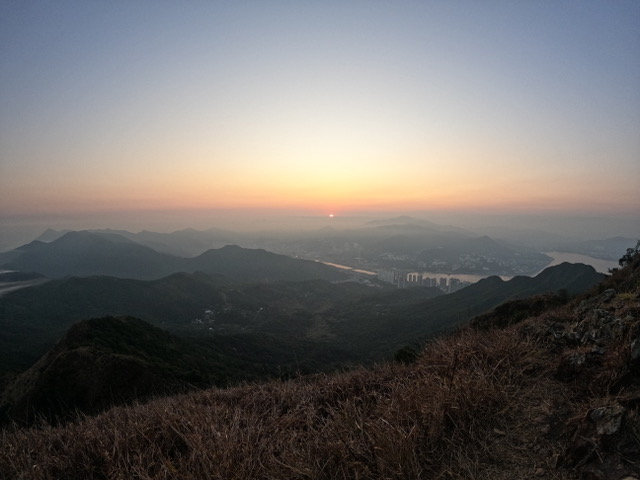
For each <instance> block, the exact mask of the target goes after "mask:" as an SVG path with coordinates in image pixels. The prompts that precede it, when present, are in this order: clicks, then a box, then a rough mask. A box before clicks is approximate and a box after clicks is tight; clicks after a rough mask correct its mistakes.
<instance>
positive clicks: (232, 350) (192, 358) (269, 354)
mask: <svg viewBox="0 0 640 480" xmlns="http://www.w3.org/2000/svg"><path fill="white" fill-rule="evenodd" d="M348 360H349V357H348V355H346V354H344V353H342V352H339V351H337V350H336V349H335V348H326V347H324V348H320V347H319V346H318V345H314V344H312V343H311V342H295V343H291V342H287V341H286V339H282V338H277V337H273V336H269V335H266V336H265V335H263V336H260V337H258V336H256V335H234V336H228V337H226V338H224V339H221V338H217V337H212V338H205V339H199V340H196V339H185V338H179V337H176V336H174V335H171V334H169V333H168V332H166V331H163V330H161V329H159V328H157V327H153V326H151V325H149V324H148V323H146V322H143V321H142V320H138V319H136V318H133V317H118V318H115V317H103V318H97V319H91V320H85V321H82V322H79V323H76V324H75V325H73V326H72V327H71V328H70V329H69V331H68V332H67V333H66V334H65V336H64V337H63V338H62V340H61V341H60V342H58V343H57V344H56V346H55V347H54V348H53V349H51V350H50V351H49V352H47V353H46V354H45V355H44V356H43V357H42V358H41V359H40V360H38V362H36V363H35V364H34V365H33V366H32V367H31V368H29V369H28V370H27V371H26V372H24V373H23V374H21V375H20V376H18V377H17V378H16V379H15V380H14V381H13V382H12V383H10V385H9V386H8V387H7V388H6V390H5V392H4V394H3V395H1V396H0V409H1V410H2V411H4V415H5V416H6V418H7V419H10V420H13V421H18V422H20V423H31V422H32V421H33V420H34V419H36V418H47V419H49V421H54V420H57V419H58V418H60V419H64V418H67V417H68V416H69V415H72V414H74V413H75V412H76V410H77V411H80V412H85V413H95V412H98V411H101V410H103V409H105V408H106V407H109V406H111V405H117V404H120V403H127V402H130V401H132V400H142V399H145V398H147V397H149V396H151V395H159V394H163V395H166V394H170V393H177V392H181V391H186V390H190V389H193V388H196V387H197V388H203V387H210V386H227V385H231V384H237V383H239V382H241V381H250V380H256V379H263V380H264V379H266V378H288V377H291V376H293V375H299V374H305V373H310V372H317V371H320V370H328V369H329V368H332V367H333V368H335V366H336V365H337V364H344V363H345V362H348Z"/></svg>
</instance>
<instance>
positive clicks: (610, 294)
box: [598, 288, 617, 303]
mask: <svg viewBox="0 0 640 480" xmlns="http://www.w3.org/2000/svg"><path fill="white" fill-rule="evenodd" d="M616 295H617V292H616V291H615V290H614V289H613V288H609V289H608V290H605V291H604V292H602V293H601V294H600V295H599V296H598V300H599V301H601V302H602V303H609V302H610V301H611V300H613V299H614V297H615V296H616Z"/></svg>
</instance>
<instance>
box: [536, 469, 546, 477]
mask: <svg viewBox="0 0 640 480" xmlns="http://www.w3.org/2000/svg"><path fill="white" fill-rule="evenodd" d="M533 474H534V475H535V476H536V477H544V468H541V467H538V468H536V471H535V472H533Z"/></svg>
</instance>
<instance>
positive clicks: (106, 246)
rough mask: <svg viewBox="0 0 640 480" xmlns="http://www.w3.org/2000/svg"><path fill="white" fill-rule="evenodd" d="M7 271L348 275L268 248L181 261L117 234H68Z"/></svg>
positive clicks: (10, 258) (24, 254)
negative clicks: (275, 252)
mask: <svg viewBox="0 0 640 480" xmlns="http://www.w3.org/2000/svg"><path fill="white" fill-rule="evenodd" d="M0 266H2V267H3V268H6V269H13V270H21V271H29V272H37V273H40V274H42V275H45V276H47V277H50V278H62V277H66V276H92V275H108V276H114V277H121V278H133V279H142V280H151V279H157V278H161V277H165V276H167V275H170V274H172V273H176V272H195V271H204V272H206V273H210V274H220V275H225V276H228V277H229V278H235V279H241V280H248V279H253V280H263V279H264V280H308V279H313V278H323V279H327V280H339V279H343V278H345V274H344V273H343V272H341V271H339V270H337V269H335V268H332V267H329V266H327V265H323V264H320V263H317V262H310V261H307V260H299V259H293V258H290V257H287V256H284V255H277V254H274V253H270V252H267V251H265V250H249V249H241V248H240V247H234V246H227V247H223V248H222V249H218V250H208V251H206V252H204V253H203V254H201V255H199V256H197V257H195V258H185V257H176V256H174V255H169V254H166V253H160V252H157V251H155V250H153V249H152V248H150V247H147V246H144V245H140V244H138V243H136V242H135V241H133V240H131V239H129V238H126V237H123V236H122V235H118V234H115V233H92V232H88V231H80V232H68V233H66V234H64V235H62V236H61V237H60V238H57V239H56V240H53V241H52V242H50V243H45V242H41V241H34V242H31V243H29V244H27V245H24V246H22V247H20V248H18V249H16V250H14V251H10V252H6V253H4V254H2V256H0Z"/></svg>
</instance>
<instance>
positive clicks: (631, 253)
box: [618, 240, 640, 267]
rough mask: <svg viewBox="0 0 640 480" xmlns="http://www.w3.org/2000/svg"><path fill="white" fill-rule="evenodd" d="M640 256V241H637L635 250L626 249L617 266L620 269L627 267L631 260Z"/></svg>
mask: <svg viewBox="0 0 640 480" xmlns="http://www.w3.org/2000/svg"><path fill="white" fill-rule="evenodd" d="M638 255H640V240H638V243H636V246H635V248H627V253H625V254H624V255H623V256H622V258H620V260H618V264H619V265H620V266H621V267H626V266H627V265H629V264H630V263H631V262H633V260H634V259H635V258H636V257H637V256H638Z"/></svg>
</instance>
